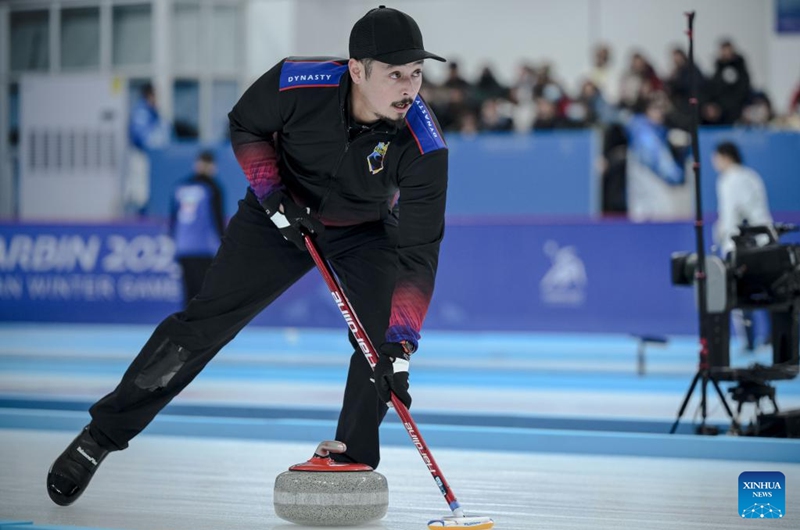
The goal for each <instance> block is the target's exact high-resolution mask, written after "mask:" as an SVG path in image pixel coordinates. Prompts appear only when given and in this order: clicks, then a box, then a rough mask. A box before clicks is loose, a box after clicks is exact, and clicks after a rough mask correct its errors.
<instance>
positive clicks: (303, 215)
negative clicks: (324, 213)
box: [261, 191, 325, 250]
mask: <svg viewBox="0 0 800 530" xmlns="http://www.w3.org/2000/svg"><path fill="white" fill-rule="evenodd" d="M261 206H262V207H263V208H264V210H265V211H266V212H267V215H269V218H270V220H271V221H272V222H273V223H275V226H277V227H278V230H280V231H281V235H282V236H283V237H284V239H286V240H287V241H291V242H292V243H294V244H295V245H297V248H299V249H300V250H305V249H306V243H305V241H304V240H303V230H305V231H306V232H308V233H310V234H321V233H322V232H323V231H324V230H325V226H324V225H323V224H322V223H321V222H319V220H317V219H315V218H314V217H313V216H312V215H311V208H303V207H302V206H299V205H298V204H297V203H296V202H294V201H293V200H292V199H291V197H289V196H288V195H286V193H284V192H283V191H276V192H273V193H271V194H270V195H268V196H267V197H266V198H265V199H264V200H262V201H261Z"/></svg>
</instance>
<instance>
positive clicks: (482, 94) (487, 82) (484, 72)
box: [475, 64, 508, 100]
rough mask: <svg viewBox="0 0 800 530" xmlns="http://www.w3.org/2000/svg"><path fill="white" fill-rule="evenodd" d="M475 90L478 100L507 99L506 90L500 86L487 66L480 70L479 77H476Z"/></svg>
mask: <svg viewBox="0 0 800 530" xmlns="http://www.w3.org/2000/svg"><path fill="white" fill-rule="evenodd" d="M475 89H476V91H477V96H478V98H479V99H480V100H485V99H494V98H508V88H506V87H504V86H503V85H502V84H500V82H499V81H498V80H497V78H496V77H495V75H494V72H493V71H492V67H491V66H489V65H488V64H487V65H485V66H484V67H483V69H481V75H480V76H479V77H478V82H477V83H476V84H475Z"/></svg>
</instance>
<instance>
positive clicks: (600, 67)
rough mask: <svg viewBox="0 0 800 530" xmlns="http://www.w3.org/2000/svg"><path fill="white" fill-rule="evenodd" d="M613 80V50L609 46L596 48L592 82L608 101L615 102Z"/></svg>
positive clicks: (593, 59)
mask: <svg viewBox="0 0 800 530" xmlns="http://www.w3.org/2000/svg"><path fill="white" fill-rule="evenodd" d="M610 78H611V48H609V46H608V45H607V44H599V45H597V46H595V48H594V53H593V55H592V70H591V71H590V72H589V81H591V82H592V83H593V84H594V86H595V87H596V88H597V90H598V91H599V92H600V93H601V94H602V95H603V97H604V98H605V99H606V101H615V100H616V98H617V94H616V92H615V90H614V87H613V86H612V83H611V81H610Z"/></svg>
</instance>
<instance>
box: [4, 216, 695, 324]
mask: <svg viewBox="0 0 800 530" xmlns="http://www.w3.org/2000/svg"><path fill="white" fill-rule="evenodd" d="M682 249H683V250H692V249H693V234H692V229H691V226H690V225H689V224H688V223H684V224H631V223H628V222H624V221H616V222H600V223H592V222H581V223H561V224H535V223H527V222H526V223H522V222H521V223H518V224H508V223H504V224H491V223H486V222H483V223H478V224H475V223H471V222H468V221H464V222H453V223H450V225H449V226H448V228H447V235H446V237H445V240H444V243H443V247H442V252H441V259H440V268H439V274H438V279H437V285H436V291H435V294H434V299H433V302H432V304H431V307H430V310H429V314H428V318H427V320H426V325H425V327H426V329H453V330H520V331H604V332H625V333H628V332H642V333H692V332H693V331H694V329H695V321H696V317H695V315H696V313H695V310H694V301H693V294H692V290H691V289H689V288H676V287H673V286H672V285H670V279H669V256H670V253H671V252H673V251H675V250H682ZM181 300H182V293H181V282H180V272H179V268H178V267H177V265H176V263H175V261H174V247H173V243H172V241H171V239H170V238H169V237H168V236H167V235H165V230H164V227H162V226H160V225H157V224H140V223H132V224H116V225H18V224H2V225H0V320H3V321H45V322H49V321H52V322H108V323H123V322H130V323H157V322H158V321H160V320H161V319H163V318H164V317H165V316H167V315H168V314H170V313H172V312H174V311H177V310H179V309H180V303H181ZM254 323H255V324H256V325H270V326H297V327H306V326H310V327H339V326H341V325H342V323H341V316H340V315H339V314H338V312H337V310H336V307H335V305H334V304H333V302H332V301H331V299H330V294H329V293H328V291H327V290H326V288H325V285H324V283H322V281H321V280H320V278H319V275H318V274H316V273H315V272H313V271H312V272H311V273H310V274H308V275H307V276H306V277H304V278H303V279H302V280H301V281H300V282H298V283H297V284H296V285H295V286H293V287H292V288H291V289H290V290H289V291H287V292H286V293H285V294H284V295H283V296H282V297H281V298H279V299H278V301H277V302H276V303H274V304H272V306H270V307H269V308H267V309H266V310H265V311H264V312H263V313H262V314H261V315H259V316H258V317H257V318H256V320H255V321H254Z"/></svg>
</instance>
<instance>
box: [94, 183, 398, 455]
mask: <svg viewBox="0 0 800 530" xmlns="http://www.w3.org/2000/svg"><path fill="white" fill-rule="evenodd" d="M317 242H318V244H319V246H320V248H321V249H322V251H323V252H324V253H325V256H326V257H327V258H328V260H329V261H330V263H331V266H332V267H333V269H334V271H335V272H336V274H337V276H338V277H339V279H340V281H341V282H342V287H343V288H344V290H345V294H346V295H347V297H348V298H349V300H350V302H351V303H352V305H353V308H354V309H355V311H356V313H357V314H358V316H359V319H360V320H361V323H362V324H363V325H364V328H365V330H366V332H367V335H368V336H369V337H370V338H371V339H372V341H373V342H374V343H375V344H376V345H380V344H381V343H382V342H383V340H384V334H385V332H386V328H387V326H388V323H389V314H390V311H391V298H392V292H393V290H394V283H395V277H396V268H397V261H396V260H397V257H396V256H397V254H396V248H397V233H396V228H395V227H393V226H390V225H387V224H385V223H383V222H373V223H366V224H362V225H357V226H352V227H340V228H335V227H329V228H327V229H326V230H325V233H324V234H322V235H321V236H320V237H318V239H317ZM313 267H314V263H313V261H312V259H311V256H310V255H309V254H308V253H307V252H306V251H305V250H299V249H298V248H297V247H295V246H294V245H293V244H292V243H290V242H288V241H286V240H285V239H284V238H283V236H281V235H280V232H279V231H278V229H277V228H275V226H274V225H273V224H272V222H271V221H270V220H269V218H268V217H267V215H266V213H265V212H264V211H263V210H262V208H261V206H260V205H259V204H258V202H257V200H256V198H255V196H254V195H253V194H252V192H248V194H247V196H246V197H245V199H244V200H241V201H239V210H238V212H237V213H236V215H234V216H233V218H232V219H231V222H230V223H229V225H228V228H227V230H226V232H225V236H224V237H223V240H222V245H221V246H220V249H219V251H218V253H217V255H216V256H215V258H214V262H213V263H212V265H211V268H210V269H209V270H208V272H207V274H206V278H205V282H204V283H203V287H202V289H201V291H200V293H199V294H198V296H197V297H195V298H194V299H192V300H191V301H190V303H189V305H188V307H187V308H186V309H185V310H184V311H181V312H179V313H175V314H173V315H171V316H169V317H167V318H166V319H165V320H164V321H163V322H161V324H159V325H158V327H157V328H156V329H155V331H154V332H153V335H152V336H151V337H150V339H149V340H148V341H147V343H146V344H145V345H144V348H142V350H141V352H140V353H139V355H138V356H137V357H136V359H134V361H133V363H132V364H131V365H130V367H129V368H128V370H127V371H126V372H125V375H124V376H123V378H122V381H121V382H120V383H119V385H118V386H117V388H116V389H115V390H114V391H113V392H112V393H110V394H109V395H107V396H105V397H104V398H102V399H101V400H100V401H98V402H97V403H96V404H94V405H93V406H92V407H91V409H90V412H91V415H92V424H91V429H92V433H93V434H96V435H97V437H98V438H99V439H100V440H99V441H100V443H103V444H105V445H107V446H109V447H110V448H115V449H124V448H125V447H127V446H128V442H129V441H130V440H131V439H132V438H133V437H134V436H136V435H137V434H139V433H140V432H141V431H142V430H143V429H144V428H145V427H146V426H147V425H148V424H149V423H150V421H151V420H152V419H153V418H154V417H155V416H156V414H158V412H159V411H160V410H161V409H162V408H163V407H164V406H166V405H167V404H168V403H169V402H170V401H171V400H172V399H173V398H174V397H175V396H176V395H178V393H179V392H180V391H181V390H183V388H185V387H186V385H188V384H189V383H190V382H191V381H192V380H193V379H194V378H195V376H197V374H198V373H200V371H201V370H202V369H203V367H205V365H206V364H207V363H208V362H209V361H210V360H211V359H212V358H213V357H214V355H216V354H217V352H218V351H219V350H220V349H221V348H222V347H223V346H225V344H227V343H228V342H230V341H231V340H232V339H233V338H234V337H235V336H236V334H237V333H238V332H239V331H240V330H241V329H242V328H243V327H244V326H245V325H246V324H247V323H248V322H249V321H250V320H252V319H253V317H255V316H256V315H257V314H258V313H259V312H260V311H261V310H263V309H264V308H265V307H266V306H268V305H269V304H270V303H272V302H273V301H274V300H275V299H276V298H278V296H279V295H280V294H281V293H283V292H284V291H285V290H286V289H287V288H289V287H290V286H291V285H292V284H294V283H295V282H296V281H297V280H299V279H300V278H301V277H302V276H303V275H305V274H306V273H307V272H309V271H310V270H311V269H312V268H313ZM331 303H332V304H333V301H331ZM343 325H344V322H343ZM342 339H343V340H344V335H343V337H342ZM371 375H372V372H371V369H370V367H369V363H368V362H367V360H366V359H365V358H364V355H363V353H361V352H360V351H356V352H354V353H353V355H352V357H351V359H350V369H349V372H348V375H347V384H346V387H345V392H344V402H343V405H342V411H341V414H340V416H339V424H338V428H337V430H336V439H337V440H340V441H342V442H344V443H345V444H347V452H346V453H345V456H346V458H347V459H348V460H352V461H355V462H361V463H365V464H368V465H370V466H373V467H377V465H378V462H379V461H380V452H379V439H378V426H379V425H380V423H381V421H382V420H383V417H384V416H385V415H386V411H387V408H386V405H385V404H384V403H382V402H380V400H379V399H378V397H377V393H376V392H375V387H374V384H373V383H372V382H371V381H370V377H371Z"/></svg>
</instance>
